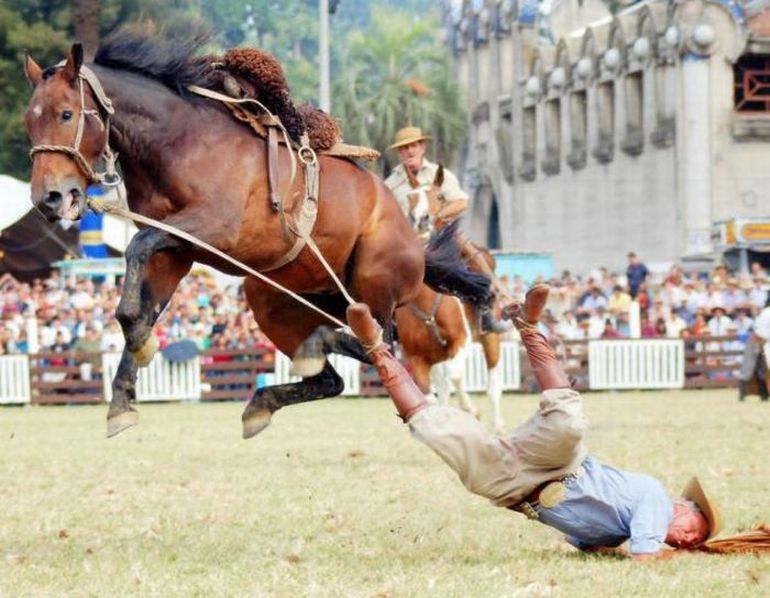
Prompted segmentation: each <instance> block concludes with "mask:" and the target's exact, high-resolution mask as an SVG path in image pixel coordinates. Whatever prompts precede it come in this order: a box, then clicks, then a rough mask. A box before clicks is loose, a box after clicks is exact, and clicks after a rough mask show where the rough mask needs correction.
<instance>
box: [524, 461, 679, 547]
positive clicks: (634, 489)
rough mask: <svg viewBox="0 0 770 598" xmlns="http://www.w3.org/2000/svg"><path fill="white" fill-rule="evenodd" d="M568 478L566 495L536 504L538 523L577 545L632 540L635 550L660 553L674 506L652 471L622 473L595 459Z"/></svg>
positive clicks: (584, 464)
mask: <svg viewBox="0 0 770 598" xmlns="http://www.w3.org/2000/svg"><path fill="white" fill-rule="evenodd" d="M583 469H584V471H583V473H582V474H581V475H580V476H578V477H577V478H575V479H572V480H568V481H567V482H565V483H566V484H567V495H566V498H565V499H564V500H563V501H562V502H561V503H559V504H558V505H556V506H555V507H552V508H550V509H546V508H543V507H538V508H537V512H538V514H539V516H540V521H541V522H543V523H545V524H546V525H549V526H551V527H553V528H556V529H558V530H559V531H561V532H564V533H565V534H567V539H568V541H569V542H570V543H571V544H573V545H575V546H577V547H578V548H588V547H591V546H619V545H620V544H622V543H623V542H625V541H626V540H628V539H629V538H630V540H631V546H630V551H631V553H632V554H649V553H654V552H658V550H660V546H661V544H662V543H663V540H665V538H666V533H667V531H668V526H669V523H670V521H671V518H672V516H673V510H674V506H673V503H672V501H671V499H670V498H669V496H668V493H667V492H666V490H665V489H664V488H663V485H662V484H661V483H660V482H659V481H658V480H656V479H655V478H652V477H650V476H648V475H644V474H640V473H629V472H626V471H621V470H619V469H616V468H614V467H612V466H610V465H604V464H603V463H600V462H599V461H597V460H596V459H594V458H593V457H587V458H586V460H585V461H584V462H583Z"/></svg>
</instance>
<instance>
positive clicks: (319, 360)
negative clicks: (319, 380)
mask: <svg viewBox="0 0 770 598" xmlns="http://www.w3.org/2000/svg"><path fill="white" fill-rule="evenodd" d="M325 363H326V357H325V356H321V357H295V358H294V359H293V360H292V362H291V375H292V376H300V377H301V378H310V376H316V375H318V374H320V373H321V371H322V370H323V369H324V364H325Z"/></svg>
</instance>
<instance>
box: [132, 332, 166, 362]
mask: <svg viewBox="0 0 770 598" xmlns="http://www.w3.org/2000/svg"><path fill="white" fill-rule="evenodd" d="M158 346H159V345H158V337H157V336H155V335H154V334H150V336H148V337H147V340H146V341H144V344H143V345H142V346H141V347H139V350H138V351H135V352H133V353H131V355H133V357H134V359H135V360H136V365H138V366H139V367H140V368H143V367H146V366H147V365H149V363H150V362H151V361H152V358H153V357H155V354H156V353H157V352H158Z"/></svg>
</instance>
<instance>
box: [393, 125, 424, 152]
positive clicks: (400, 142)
mask: <svg viewBox="0 0 770 598" xmlns="http://www.w3.org/2000/svg"><path fill="white" fill-rule="evenodd" d="M428 139H430V137H429V136H428V135H423V134H422V129H421V128H420V127H404V128H403V129H399V130H398V131H396V136H395V137H394V138H393V145H391V146H390V147H389V148H388V149H397V148H399V147H403V146H405V145H409V144H410V143H415V142H417V141H426V140H428Z"/></svg>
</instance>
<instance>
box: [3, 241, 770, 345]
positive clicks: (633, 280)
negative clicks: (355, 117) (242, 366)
mask: <svg viewBox="0 0 770 598" xmlns="http://www.w3.org/2000/svg"><path fill="white" fill-rule="evenodd" d="M501 282H502V284H503V285H504V287H506V290H507V292H508V294H509V295H510V296H514V297H515V296H523V295H524V293H525V292H526V288H527V287H526V285H525V283H524V282H523V281H522V280H521V278H519V277H515V278H514V279H512V280H508V279H506V278H505V277H504V278H503V279H502V281H501ZM547 282H549V284H550V285H551V288H552V290H551V297H550V300H549V304H548V314H549V317H548V318H547V319H546V322H547V326H548V329H549V331H550V333H551V334H553V335H555V336H558V337H559V338H561V339H563V340H580V339H600V338H603V339H608V338H627V337H629V336H631V319H632V318H631V310H632V305H634V304H632V302H633V301H636V302H637V304H638V306H639V310H640V317H641V322H640V324H641V326H640V328H641V336H642V337H668V338H679V337H683V338H690V339H701V338H704V337H724V336H728V337H730V336H732V337H736V338H737V339H739V340H745V338H746V337H747V336H748V334H749V331H750V330H751V326H752V322H753V319H754V318H755V317H756V315H757V313H758V312H759V311H760V310H761V309H762V308H764V306H765V304H766V302H767V297H768V289H770V279H768V276H767V273H766V272H765V270H764V268H763V267H762V266H761V265H760V264H759V263H754V264H752V265H751V271H750V273H749V274H747V275H743V276H741V275H733V274H731V273H730V272H729V271H728V270H727V268H726V267H724V266H718V267H716V268H715V269H714V270H713V271H712V272H708V273H687V274H685V273H684V272H683V271H682V269H681V268H680V267H678V266H673V267H672V268H671V269H670V270H669V271H667V272H665V273H663V274H657V275H652V274H651V273H650V272H649V270H648V269H647V267H646V266H645V265H644V264H643V263H642V262H641V261H640V260H639V258H638V257H637V256H636V255H635V254H633V253H631V254H629V256H628V267H627V269H626V271H625V272H622V273H612V272H609V271H608V270H607V269H606V268H599V269H597V270H595V271H593V272H591V273H589V274H588V275H587V276H585V277H579V276H573V275H572V274H570V273H569V272H564V273H563V274H562V275H561V276H560V277H558V278H555V279H551V280H549V281H547ZM0 289H1V290H2V304H0V309H1V310H2V321H3V326H2V328H1V329H0V355H2V354H8V353H25V352H28V351H29V347H30V343H29V339H27V326H26V320H27V319H28V318H30V317H34V318H36V320H37V329H38V346H39V350H40V351H67V350H76V351H87V352H98V351H120V350H121V349H122V346H123V335H122V332H121V329H120V326H119V324H118V322H117V320H116V318H115V315H114V314H115V308H116V307H117V304H118V301H119V299H120V297H119V289H120V285H119V283H118V284H114V283H111V282H110V281H102V282H99V281H98V280H95V279H92V278H67V279H66V280H63V279H62V278H61V277H60V276H59V274H58V273H57V272H54V273H53V274H52V275H51V277H50V278H48V279H46V280H35V281H34V282H33V283H31V284H28V283H20V282H17V281H16V280H14V279H13V278H10V277H7V278H6V279H5V280H4V281H2V282H0ZM154 333H155V334H156V335H157V336H158V340H159V341H160V346H161V348H163V347H165V346H167V345H168V344H170V343H173V342H175V341H178V340H182V339H188V340H192V341H194V342H195V343H196V345H197V346H198V348H199V350H201V351H203V350H206V349H209V348H219V349H245V348H252V347H255V346H263V347H264V346H266V347H269V346H270V343H269V341H268V339H267V338H266V337H265V336H264V335H263V334H262V333H261V332H260V330H259V328H258V326H257V324H256V322H255V321H254V318H253V316H252V314H251V311H250V310H249V309H248V307H247V305H246V302H245V299H244V296H243V290H242V288H241V287H239V286H229V287H223V286H222V285H219V284H217V282H216V279H215V278H214V277H213V276H212V275H211V274H210V273H209V272H207V271H201V272H197V273H193V274H191V275H189V276H188V277H186V278H185V279H184V280H183V281H182V282H181V283H180V285H179V287H178V289H177V291H176V293H175V294H174V296H173V298H172V300H171V303H170V304H169V305H168V307H167V308H166V309H165V310H164V312H163V314H162V315H161V317H160V319H159V321H158V323H157V324H156V326H155V327H154Z"/></svg>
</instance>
